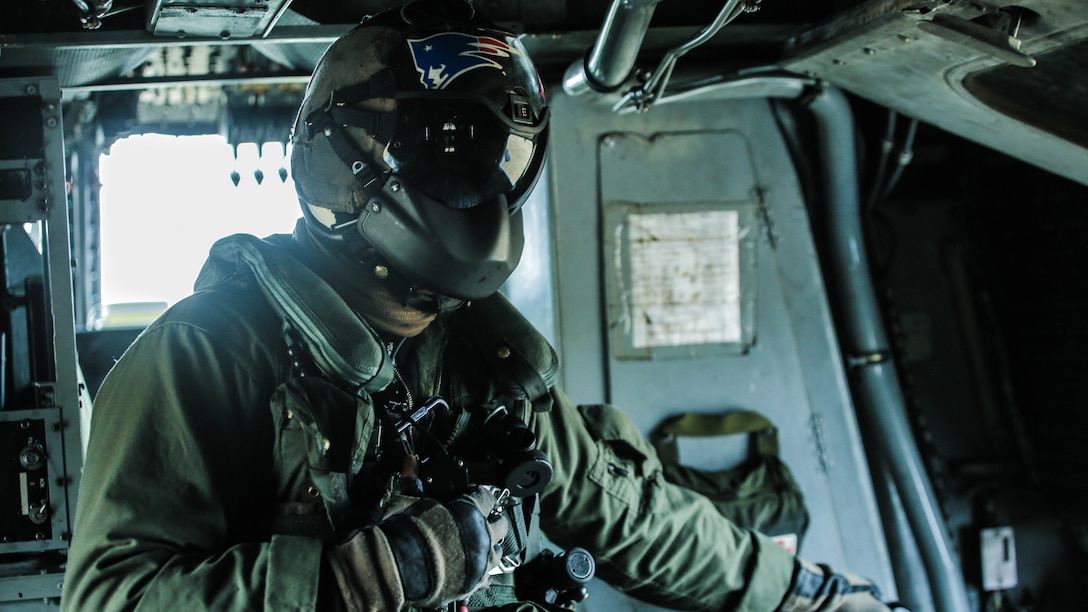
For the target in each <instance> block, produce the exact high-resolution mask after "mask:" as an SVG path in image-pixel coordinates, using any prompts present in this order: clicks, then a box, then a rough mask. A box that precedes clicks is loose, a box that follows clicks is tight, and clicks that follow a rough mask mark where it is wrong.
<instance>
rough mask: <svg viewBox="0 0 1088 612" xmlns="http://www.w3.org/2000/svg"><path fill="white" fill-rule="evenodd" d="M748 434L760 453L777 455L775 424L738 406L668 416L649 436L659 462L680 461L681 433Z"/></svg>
mask: <svg viewBox="0 0 1088 612" xmlns="http://www.w3.org/2000/svg"><path fill="white" fill-rule="evenodd" d="M739 433H746V434H749V441H750V442H751V444H752V447H753V448H755V451H756V452H757V453H758V454H760V455H771V456H774V457H777V456H778V428H777V427H775V425H774V423H772V422H771V421H770V419H768V418H767V417H765V416H763V415H762V414H760V413H758V412H755V411H754V410H738V411H734V412H724V413H719V414H704V413H696V412H689V413H686V414H681V415H677V416H674V417H671V418H669V419H668V420H666V421H665V422H663V423H662V424H661V425H659V426H658V428H657V429H656V430H655V431H654V434H653V436H652V439H653V443H654V446H655V447H656V448H657V454H658V457H660V459H661V462H662V463H679V462H680V450H679V448H678V447H677V443H676V439H677V438H678V437H680V436H690V437H707V436H728V435H732V434H739Z"/></svg>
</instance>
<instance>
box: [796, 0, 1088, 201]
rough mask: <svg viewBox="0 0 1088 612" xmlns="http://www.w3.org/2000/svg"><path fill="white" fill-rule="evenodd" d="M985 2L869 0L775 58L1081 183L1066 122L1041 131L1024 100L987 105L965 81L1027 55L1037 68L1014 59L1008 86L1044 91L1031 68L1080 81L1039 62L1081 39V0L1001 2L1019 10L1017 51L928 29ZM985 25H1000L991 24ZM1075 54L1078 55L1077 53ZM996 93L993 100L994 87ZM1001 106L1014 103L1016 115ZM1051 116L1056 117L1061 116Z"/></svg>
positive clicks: (1084, 25)
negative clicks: (1016, 64)
mask: <svg viewBox="0 0 1088 612" xmlns="http://www.w3.org/2000/svg"><path fill="white" fill-rule="evenodd" d="M987 4H988V3H982V2H967V1H960V0H949V1H948V2H930V3H919V2H915V1H914V0H871V1H869V2H864V3H862V4H861V5H859V6H857V7H855V8H854V9H852V10H850V11H844V12H843V13H842V14H840V15H838V16H837V17H836V18H835V19H833V20H832V21H830V22H828V23H826V24H824V25H822V26H820V27H818V28H816V29H814V30H810V31H808V32H806V33H805V34H803V35H801V36H798V37H795V38H794V39H792V40H791V41H790V44H789V45H788V46H787V53H788V55H789V57H787V58H786V59H784V60H783V61H782V62H780V63H781V65H782V66H783V67H785V68H787V69H789V70H792V71H796V72H800V73H803V74H807V75H812V76H816V77H819V78H821V79H825V80H827V81H828V82H830V83H833V84H834V85H836V86H838V87H841V88H842V89H845V90H847V91H850V92H852V93H855V94H857V95H859V96H861V97H864V98H867V99H869V100H872V101H874V102H876V103H877V104H880V105H882V106H886V107H888V108H891V109H894V110H896V111H899V112H902V113H904V114H906V115H909V116H911V117H916V118H918V119H921V120H922V121H925V122H927V123H931V124H933V125H935V126H937V127H940V128H941V129H944V130H947V131H949V132H951V133H953V134H957V135H959V136H962V137H964V138H968V139H971V140H974V141H975V142H978V143H981V144H983V145H986V146H988V147H991V148H994V149H996V150H998V151H1001V152H1002V153H1004V154H1007V155H1010V156H1012V157H1016V158H1019V159H1021V160H1023V161H1026V162H1028V163H1031V164H1034V165H1036V166H1039V167H1040V168H1044V169H1046V170H1048V171H1050V172H1054V173H1055V174H1059V175H1061V176H1065V177H1067V178H1069V179H1071V180H1074V181H1078V182H1080V183H1084V184H1088V148H1085V147H1084V146H1083V143H1080V144H1078V143H1077V142H1075V141H1072V140H1067V139H1066V138H1072V137H1073V136H1074V135H1075V133H1074V132H1075V131H1074V130H1070V131H1068V133H1064V134H1063V133H1058V134H1055V133H1052V132H1048V131H1047V129H1046V126H1045V125H1044V126H1043V127H1035V126H1033V125H1032V124H1033V123H1035V124H1040V123H1050V121H1046V122H1041V121H1039V120H1038V118H1035V117H1033V116H1032V114H1033V113H1032V109H1031V108H1027V109H1023V108H1021V109H1012V108H1004V109H1002V108H1001V107H1002V106H1003V105H1002V104H996V106H990V105H988V104H987V103H986V101H984V100H982V99H980V98H978V97H976V96H975V95H974V94H973V93H971V92H969V91H968V90H967V88H966V87H965V82H966V80H967V79H968V78H969V77H970V76H971V75H972V74H976V73H981V72H984V71H986V70H988V69H990V68H993V67H995V66H1002V65H1004V64H1005V63H1006V62H1008V61H1009V58H1010V56H1019V55H1024V54H1028V55H1031V56H1033V57H1035V58H1037V59H1038V61H1039V62H1040V66H1037V67H1036V68H1038V70H1037V69H1036V68H1027V67H1024V68H1017V70H1018V71H1019V74H1021V75H1022V79H1023V80H1022V81H1021V83H1020V84H1019V86H1018V87H1013V89H1014V90H1015V89H1018V90H1019V91H1020V92H1031V94H1032V95H1040V94H1043V95H1045V94H1044V92H1045V89H1046V88H1045V87H1044V86H1043V84H1044V83H1046V80H1045V79H1040V76H1046V75H1045V74H1037V73H1040V72H1041V71H1045V72H1047V73H1051V72H1053V73H1056V74H1055V75H1054V76H1055V78H1063V79H1067V80H1068V81H1069V84H1068V85H1062V84H1060V83H1059V84H1057V85H1055V86H1056V87H1058V88H1061V89H1065V88H1067V87H1068V88H1072V89H1073V90H1076V89H1083V85H1082V84H1081V83H1082V82H1083V75H1078V74H1076V73H1075V72H1072V71H1070V72H1068V74H1061V72H1062V70H1061V68H1058V69H1057V70H1054V69H1053V64H1051V67H1047V66H1045V64H1047V63H1048V62H1052V58H1050V57H1047V55H1046V54H1047V53H1048V52H1052V51H1057V50H1060V49H1062V48H1063V47H1066V46H1069V45H1072V44H1073V43H1076V42H1077V41H1084V40H1086V39H1088V3H1086V2H1084V1H1083V0H1024V1H1022V2H1017V3H1015V4H1014V5H1013V4H1010V5H1009V6H1010V7H1011V6H1016V7H1023V8H1025V9H1027V11H1028V13H1027V16H1026V17H1025V20H1024V24H1023V27H1021V28H1020V30H1019V32H1018V36H1019V40H1020V41H1021V42H1022V43H1023V44H1022V46H1021V49H1022V52H1023V53H1020V52H1019V51H1018V52H1017V53H1012V52H1010V51H1009V49H1007V48H1005V47H1002V46H1000V45H997V44H994V43H992V42H985V41H981V40H972V39H970V37H960V38H959V40H957V39H955V38H949V37H944V36H940V35H938V34H935V33H934V32H937V31H940V30H941V29H942V27H941V26H940V22H941V19H942V18H945V19H947V18H951V19H956V20H959V21H958V22H959V23H963V22H964V21H966V22H967V23H969V24H974V23H975V22H973V21H971V20H977V19H980V18H985V17H987V16H992V15H993V14H994V13H995V11H994V10H993V9H992V8H991V7H990V6H987ZM1002 4H1005V3H1002ZM1002 10H1005V9H1002ZM935 24H936V25H935ZM975 25H977V24H975ZM945 29H946V28H945ZM982 29H983V31H987V29H986V28H982ZM989 33H990V34H992V35H998V34H1001V33H1000V32H998V31H996V30H994V31H989ZM1078 55H1079V57H1081V58H1083V56H1084V53H1083V52H1082V53H1079V54H1078ZM1081 61H1083V60H1081ZM1069 65H1070V66H1076V65H1077V64H1075V63H1074V64H1069ZM1014 74H1015V73H1014ZM1021 95H1023V94H1022V93H1021ZM997 98H998V100H997V101H998V102H1000V101H1001V96H997ZM1069 106H1070V108H1069V109H1067V110H1068V113H1069V117H1082V116H1083V111H1082V110H1080V107H1078V106H1077V105H1076V103H1071V104H1070V105H1069ZM1003 110H1014V111H1015V113H1016V115H1017V116H1015V117H1013V116H1010V115H1008V114H1005V112H1003ZM1052 120H1053V121H1054V122H1058V123H1060V122H1061V120H1062V118H1060V117H1055V118H1052Z"/></svg>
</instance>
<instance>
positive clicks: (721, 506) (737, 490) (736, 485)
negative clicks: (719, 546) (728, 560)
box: [650, 411, 809, 552]
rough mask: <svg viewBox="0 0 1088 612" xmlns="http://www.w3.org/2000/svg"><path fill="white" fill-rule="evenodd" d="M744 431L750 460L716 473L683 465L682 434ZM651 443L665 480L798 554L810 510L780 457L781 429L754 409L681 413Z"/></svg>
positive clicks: (736, 522) (739, 523) (727, 433)
mask: <svg viewBox="0 0 1088 612" xmlns="http://www.w3.org/2000/svg"><path fill="white" fill-rule="evenodd" d="M742 433H744V434H748V440H749V445H748V458H747V459H746V460H745V461H744V462H743V463H742V464H740V465H739V466H737V467H735V468H731V469H727V470H717V471H712V470H703V469H699V468H694V467H691V466H686V465H683V464H681V463H680V453H679V448H678V445H677V439H678V438H679V437H681V436H698V437H706V436H728V435H734V434H742ZM650 439H651V441H652V442H653V444H654V448H656V449H657V454H658V457H659V458H660V459H661V463H662V464H663V465H664V475H665V479H666V480H668V481H669V482H671V483H673V484H676V485H679V486H682V487H685V488H688V489H692V490H693V491H696V492H698V493H701V494H702V495H704V496H705V497H707V498H708V499H710V501H712V502H713V503H714V505H715V506H716V507H717V509H718V511H719V512H721V513H722V514H723V515H724V516H725V517H726V518H728V519H729V520H730V521H732V522H733V523H734V524H736V525H737V526H739V527H744V528H746V529H752V530H754V531H758V532H760V533H763V534H764V535H767V536H771V537H773V538H777V539H780V542H779V543H781V544H782V545H783V546H785V547H786V548H787V549H792V552H796V547H797V546H799V545H800V542H801V538H803V537H804V535H805V531H806V530H807V529H808V523H809V514H808V509H807V508H806V507H805V500H804V496H803V495H802V493H801V488H800V487H799V486H798V485H797V482H796V481H795V480H794V479H793V474H791V473H790V470H789V468H788V467H786V464H784V463H782V460H781V459H780V458H779V456H778V428H777V427H775V425H774V423H772V422H771V421H770V420H769V419H767V417H765V416H763V415H762V414H760V413H758V412H754V411H737V412H727V413H723V414H697V413H688V414H681V415H678V416H675V417H671V418H669V419H667V420H666V421H664V422H663V423H662V424H661V425H659V426H658V427H657V428H656V429H655V430H654V431H653V433H652V434H651V436H650ZM791 536H796V540H793V539H792V537H791Z"/></svg>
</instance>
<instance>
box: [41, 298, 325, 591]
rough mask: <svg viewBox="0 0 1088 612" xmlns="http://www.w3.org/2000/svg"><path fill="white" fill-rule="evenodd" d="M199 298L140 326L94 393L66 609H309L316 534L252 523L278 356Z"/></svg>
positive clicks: (263, 505) (262, 480)
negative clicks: (271, 532) (275, 531)
mask: <svg viewBox="0 0 1088 612" xmlns="http://www.w3.org/2000/svg"><path fill="white" fill-rule="evenodd" d="M207 304H208V302H207V301H204V302H202V301H201V299H197V300H192V301H190V302H188V303H187V302H184V301H183V302H181V303H180V304H179V305H178V306H175V309H176V310H175V313H176V314H173V315H169V316H168V317H167V318H166V320H165V321H164V320H160V321H159V322H157V323H156V324H154V325H152V326H151V327H150V328H149V329H148V330H146V331H145V332H144V333H143V335H142V336H141V337H140V338H139V339H138V340H137V341H136V343H135V344H134V345H133V346H132V347H131V348H130V349H129V351H128V352H127V353H126V354H125V355H124V356H123V357H122V359H121V360H120V361H119V362H118V363H117V365H116V366H115V369H114V371H113V372H111V374H110V376H109V377H108V378H107V380H106V382H105V383H104V385H103V387H102V389H101V391H100V392H99V393H98V395H97V397H96V398H95V407H94V413H93V417H92V426H91V435H90V442H89V447H88V450H87V460H86V464H85V469H84V473H83V478H82V484H81V488H80V496H79V500H78V504H77V510H76V513H77V515H76V523H75V533H74V534H73V542H72V547H71V549H70V554H69V566H68V569H67V572H66V576H65V584H64V591H63V597H62V607H63V608H64V609H65V610H94V611H96V612H98V611H103V610H130V609H136V610H156V611H158V610H253V609H265V610H312V609H314V608H315V605H316V602H317V592H318V584H319V568H320V567H321V541H320V540H318V539H316V538H309V537H301V536H272V537H271V538H270V539H269V537H268V532H267V531H265V532H264V533H259V532H260V530H261V523H262V520H263V517H265V516H267V514H268V512H269V504H271V502H272V500H270V499H269V497H270V496H271V495H270V493H269V491H271V490H273V489H274V486H272V485H271V483H269V482H267V481H268V479H269V476H268V475H269V474H271V473H272V472H273V469H274V466H273V465H272V464H273V462H274V457H273V453H272V441H273V439H274V435H275V434H274V432H273V431H272V429H273V419H271V418H270V417H269V414H268V411H269V401H268V389H269V387H270V385H272V384H274V381H270V380H267V378H268V376H269V372H272V371H274V369H275V366H274V364H272V363H271V361H272V359H273V357H272V356H271V355H272V353H271V351H270V350H269V349H268V348H267V347H262V346H261V345H259V344H258V343H257V342H255V340H254V338H257V337H260V335H259V334H257V333H255V332H254V330H251V329H245V327H246V325H248V324H249V321H247V319H245V318H240V317H237V316H236V315H237V313H236V312H235V313H231V314H232V315H234V316H231V317H230V318H229V319H228V318H227V317H226V316H224V315H221V314H217V313H218V312H219V311H218V310H217V309H215V308H210V309H205V310H208V311H211V314H207V313H201V312H195V311H197V309H200V308H201V306H202V305H205V306H206V305H207ZM249 318H250V319H252V318H253V317H252V316H251V317H249ZM118 381H123V386H122V383H119V382H118ZM273 388H274V387H273Z"/></svg>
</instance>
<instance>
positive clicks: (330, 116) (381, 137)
mask: <svg viewBox="0 0 1088 612" xmlns="http://www.w3.org/2000/svg"><path fill="white" fill-rule="evenodd" d="M395 95H396V81H395V80H394V78H393V74H392V72H390V71H389V70H380V71H378V72H376V73H374V74H373V75H371V76H370V78H369V79H367V80H365V81H362V82H360V83H355V84H353V85H346V86H344V87H341V88H339V89H336V90H333V92H332V93H331V94H329V101H328V103H326V104H325V106H323V107H322V108H319V109H317V110H314V111H313V112H311V113H310V114H309V115H307V116H306V130H307V138H308V139H313V138H315V137H316V136H318V135H319V134H320V135H323V136H324V137H325V138H327V139H328V141H329V145H330V146H331V147H332V150H333V151H334V152H335V153H336V156H337V157H339V158H340V160H341V161H343V162H344V164H345V165H346V166H347V167H348V169H349V170H351V174H352V175H353V176H354V177H355V180H356V181H358V182H359V184H360V185H361V187H362V190H363V192H364V193H365V194H366V195H367V198H371V197H374V196H375V195H377V194H378V193H379V192H381V190H382V188H383V187H384V186H385V181H386V180H387V178H388V177H386V176H385V173H383V172H375V171H374V165H373V161H372V160H370V159H369V156H368V154H367V153H366V152H364V151H363V150H362V149H360V148H359V145H358V144H356V143H355V142H354V141H353V140H352V138H351V137H350V136H349V135H348V134H347V132H346V131H345V130H344V128H345V127H355V128H360V129H362V130H363V131H365V132H366V133H367V134H368V135H369V136H370V137H372V138H374V139H375V140H377V141H378V142H388V141H389V136H390V135H391V134H392V133H393V128H394V126H393V125H392V124H393V122H394V119H393V118H392V117H390V115H391V114H392V113H388V112H379V111H371V110H367V109H364V108H360V107H359V106H358V104H361V103H363V102H366V101H368V100H375V99H384V98H392V97H394V96H395Z"/></svg>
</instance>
